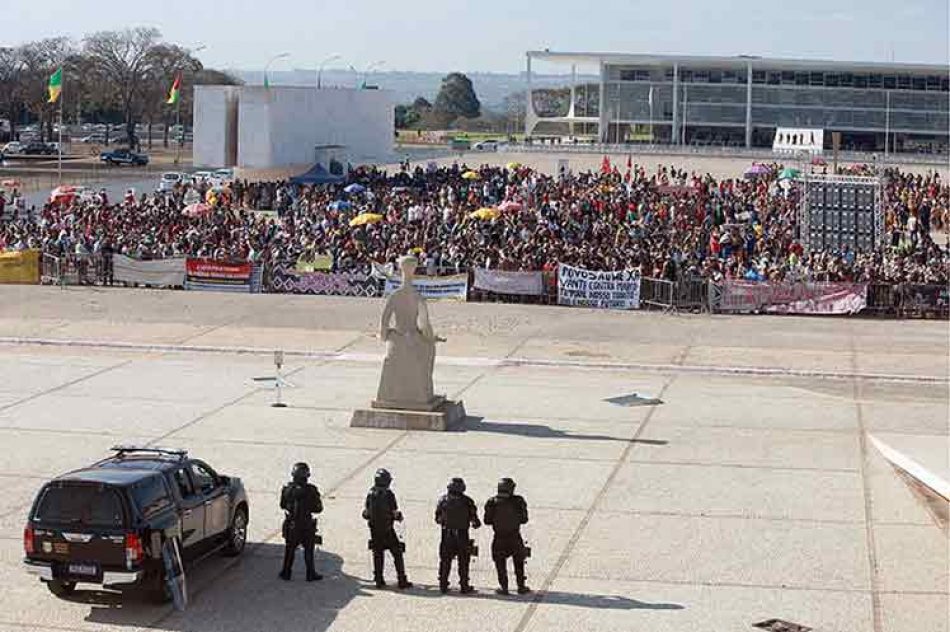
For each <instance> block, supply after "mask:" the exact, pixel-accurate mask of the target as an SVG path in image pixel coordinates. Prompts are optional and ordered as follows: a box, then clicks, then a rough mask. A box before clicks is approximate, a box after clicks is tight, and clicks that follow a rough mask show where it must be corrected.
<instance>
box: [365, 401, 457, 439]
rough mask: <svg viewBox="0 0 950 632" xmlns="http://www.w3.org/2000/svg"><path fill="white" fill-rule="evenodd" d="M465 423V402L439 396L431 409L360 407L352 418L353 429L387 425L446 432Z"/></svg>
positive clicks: (393, 427)
mask: <svg viewBox="0 0 950 632" xmlns="http://www.w3.org/2000/svg"><path fill="white" fill-rule="evenodd" d="M463 423H465V405H464V404H463V403H462V402H460V401H459V402H454V401H452V400H447V399H444V398H442V399H440V400H439V402H438V403H437V404H436V405H434V407H433V408H432V409H431V410H406V409H397V408H378V407H377V402H373V408H358V409H357V410H355V411H353V417H352V419H351V420H350V427H352V428H388V429H393V430H436V431H445V430H451V429H453V428H456V427H458V426H460V425H462V424H463Z"/></svg>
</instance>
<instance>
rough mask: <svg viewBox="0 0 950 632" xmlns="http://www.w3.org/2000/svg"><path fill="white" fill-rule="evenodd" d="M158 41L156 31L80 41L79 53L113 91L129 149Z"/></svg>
mask: <svg viewBox="0 0 950 632" xmlns="http://www.w3.org/2000/svg"><path fill="white" fill-rule="evenodd" d="M159 37H160V34H159V32H158V29H155V28H146V27H138V28H135V29H126V30H124V31H101V32H99V33H95V34H93V35H89V36H87V37H86V39H85V41H84V45H83V53H84V54H85V55H86V56H87V57H88V58H89V60H90V62H91V64H92V67H93V69H94V71H95V72H96V73H97V74H98V75H99V76H100V77H101V78H102V79H103V80H105V81H106V82H108V83H109V84H110V85H111V87H112V89H113V90H114V94H115V99H116V101H117V103H118V105H119V106H120V108H121V110H122V115H123V121H124V122H125V132H126V136H127V139H128V143H129V146H130V147H131V146H132V145H134V144H135V121H136V118H138V116H139V115H141V113H142V109H143V105H144V102H145V96H146V94H145V93H146V92H147V90H146V83H147V81H148V79H149V77H154V74H153V70H154V68H153V64H154V63H155V57H154V56H153V54H154V49H155V47H156V46H157V44H158V39H159Z"/></svg>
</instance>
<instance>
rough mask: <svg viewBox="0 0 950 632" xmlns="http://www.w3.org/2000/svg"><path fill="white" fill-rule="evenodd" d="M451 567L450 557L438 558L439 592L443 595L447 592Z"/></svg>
mask: <svg viewBox="0 0 950 632" xmlns="http://www.w3.org/2000/svg"><path fill="white" fill-rule="evenodd" d="M451 568H452V558H445V557H440V558H439V592H441V593H442V594H443V595H444V594H445V593H447V592H449V570H451Z"/></svg>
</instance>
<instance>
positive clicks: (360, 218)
mask: <svg viewBox="0 0 950 632" xmlns="http://www.w3.org/2000/svg"><path fill="white" fill-rule="evenodd" d="M381 221H383V216H382V215H380V214H379V213H360V214H359V215H357V216H356V217H354V218H353V219H351V220H350V226H365V225H366V224H375V223H376V222H381Z"/></svg>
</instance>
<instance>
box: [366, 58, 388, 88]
mask: <svg viewBox="0 0 950 632" xmlns="http://www.w3.org/2000/svg"><path fill="white" fill-rule="evenodd" d="M385 63H386V62H385V61H383V60H380V61H374V62H373V63H371V64H369V65H368V66H366V70H364V71H363V81H362V82H361V83H360V87H361V88H365V87H366V77H367V76H369V73H371V72H373V71H374V70H376V69H377V68H379V67H380V66H382V65H383V64H385Z"/></svg>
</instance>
